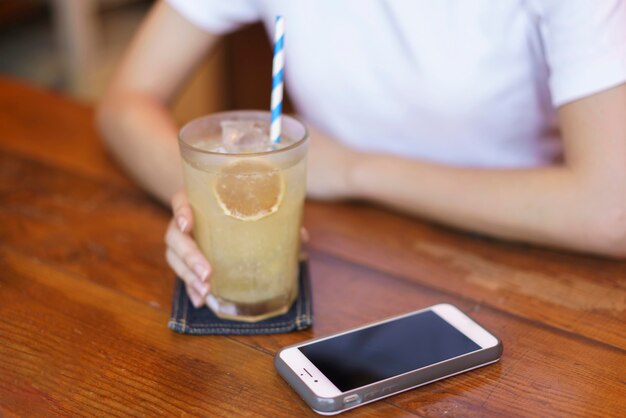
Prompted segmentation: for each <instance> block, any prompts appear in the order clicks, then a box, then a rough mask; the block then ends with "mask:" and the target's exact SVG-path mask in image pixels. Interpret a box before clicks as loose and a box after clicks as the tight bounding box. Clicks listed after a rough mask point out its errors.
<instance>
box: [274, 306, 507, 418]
mask: <svg viewBox="0 0 626 418" xmlns="http://www.w3.org/2000/svg"><path fill="white" fill-rule="evenodd" d="M501 355H502V343H501V342H500V340H499V339H498V338H496V337H495V336H493V334H491V333H490V332H488V331H487V330H486V329H485V328H483V327H481V326H480V325H478V324H477V323H476V322H474V321H473V320H472V319H471V318H470V317H468V316H467V315H465V314H464V313H463V312H461V311H460V310H459V309H458V308H457V307H455V306H453V305H450V304H439V305H435V306H431V307H429V308H426V309H422V310H419V311H416V312H411V313H408V314H405V315H401V316H397V317H394V318H390V319H386V320H383V321H380V322H375V323H372V324H368V325H364V326H361V327H358V328H354V329H350V330H347V331H344V332H341V333H338V334H334V335H330V336H328V337H324V338H318V339H314V340H310V341H306V342H303V343H299V344H295V345H292V346H289V347H285V348H283V349H281V350H280V351H279V352H278V353H276V356H275V357H274V365H275V366H276V369H277V370H278V373H279V374H280V375H281V376H282V377H283V378H284V379H285V380H286V381H287V382H288V383H289V384H290V385H291V386H292V387H293V389H294V390H295V391H296V392H297V393H298V394H299V395H300V396H301V397H302V399H304V401H305V402H306V403H307V404H308V405H309V406H310V407H311V408H312V409H313V410H314V411H315V412H317V413H319V414H322V415H334V414H338V413H340V412H343V411H346V410H348V409H352V408H356V407H358V406H361V405H364V404H366V403H370V402H373V401H376V400H378V399H382V398H385V397H387V396H391V395H394V394H396V393H399V392H404V391H406V390H409V389H413V388H415V387H418V386H422V385H425V384H428V383H431V382H435V381H437V380H441V379H444V378H446V377H450V376H454V375H455V374H459V373H463V372H466V371H468V370H472V369H476V368H478V367H482V366H486V365H488V364H491V363H495V362H497V361H498V360H499V359H500V356H501Z"/></svg>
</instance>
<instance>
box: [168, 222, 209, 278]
mask: <svg viewBox="0 0 626 418" xmlns="http://www.w3.org/2000/svg"><path fill="white" fill-rule="evenodd" d="M165 243H166V244H167V247H168V249H170V250H172V251H173V252H174V254H176V256H178V258H180V259H181V260H182V261H183V262H184V264H185V265H186V266H187V268H188V269H189V270H191V271H193V273H194V274H195V275H196V276H197V277H198V278H199V279H200V280H201V281H203V282H206V281H207V280H208V278H209V275H210V274H211V265H210V264H209V262H208V261H207V259H206V258H205V257H204V255H203V254H202V252H201V251H200V249H199V248H198V245H197V244H196V242H195V241H194V240H193V238H192V237H191V236H190V235H189V234H187V233H183V232H181V230H180V229H179V228H178V226H177V225H175V223H174V221H172V222H170V225H169V227H168V228H167V232H166V234H165Z"/></svg>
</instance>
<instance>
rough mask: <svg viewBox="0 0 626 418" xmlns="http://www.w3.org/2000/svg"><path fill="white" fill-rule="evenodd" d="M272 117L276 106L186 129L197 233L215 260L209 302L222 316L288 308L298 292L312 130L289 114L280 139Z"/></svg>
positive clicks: (258, 315) (184, 150)
mask: <svg viewBox="0 0 626 418" xmlns="http://www.w3.org/2000/svg"><path fill="white" fill-rule="evenodd" d="M269 123H270V113H269V112H261V111H234V112H223V113H216V114H212V115H209V116H204V117H201V118H198V119H195V120H193V121H191V122H189V123H188V124H186V125H185V126H184V127H183V128H182V129H181V131H180V136H179V144H180V150H181V155H182V159H183V172H184V177H185V185H186V191H187V195H188V197H189V202H190V204H191V207H192V210H193V216H194V227H193V235H194V238H195V240H196V242H197V243H198V245H199V247H200V249H201V250H202V252H203V253H204V254H205V256H206V257H207V259H208V260H209V262H210V263H211V267H212V273H211V278H210V283H211V291H210V293H209V295H208V296H207V301H206V302H207V305H208V306H209V308H211V309H212V310H213V312H215V314H216V315H218V316H219V317H222V318H228V319H235V320H240V321H249V322H254V321H259V320H262V319H266V318H269V317H272V316H275V315H280V314H282V313H285V312H287V311H288V310H289V307H290V306H291V304H292V302H293V301H294V299H295V298H296V296H297V294H298V258H299V252H300V225H301V222H302V208H303V204H304V197H305V192H306V152H307V145H308V141H307V139H308V135H307V131H306V128H305V127H304V125H303V124H302V123H301V122H299V121H298V120H296V119H294V118H292V117H289V116H283V117H282V134H281V141H280V143H278V144H273V143H272V142H270V141H269Z"/></svg>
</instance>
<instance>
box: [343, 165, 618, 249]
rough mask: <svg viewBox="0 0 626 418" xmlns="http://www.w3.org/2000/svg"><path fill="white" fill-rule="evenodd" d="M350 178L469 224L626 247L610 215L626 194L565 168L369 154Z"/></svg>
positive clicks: (576, 245) (537, 237) (579, 245)
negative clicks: (460, 164)
mask: <svg viewBox="0 0 626 418" xmlns="http://www.w3.org/2000/svg"><path fill="white" fill-rule="evenodd" d="M351 181H352V182H353V187H354V190H356V191H357V194H358V195H359V197H363V198H366V199H368V200H374V201H378V202H380V203H383V204H385V205H387V206H391V207H394V208H397V209H400V210H402V211H405V212H408V213H411V214H414V215H419V216H423V217H427V218H429V219H433V220H436V221H439V222H442V223H445V224H448V225H452V226H456V227H459V228H463V229H466V230H471V231H476V232H481V233H485V234H489V235H492V236H496V237H500V238H505V239H512V240H521V241H526V242H532V243H538V244H543V245H549V246H555V247H560V248H568V249H573V250H579V251H586V252H595V253H600V254H604V255H622V253H623V252H624V249H623V248H619V247H618V246H620V245H622V243H621V242H616V241H618V239H619V235H618V234H617V231H616V236H615V239H613V238H614V237H613V236H612V235H611V231H610V230H609V231H607V229H610V225H612V223H611V222H610V221H611V217H613V216H614V217H616V218H617V217H619V216H620V214H619V212H618V211H617V208H618V203H619V202H618V201H617V199H614V196H622V195H623V193H622V192H621V191H616V193H615V194H613V193H611V191H610V190H606V189H607V187H610V186H609V185H608V184H603V185H600V187H596V186H595V185H594V184H591V183H590V182H589V181H588V180H586V179H584V178H583V177H582V176H579V175H577V174H576V173H575V172H574V171H573V170H570V169H568V168H567V167H566V166H554V167H546V168H537V169H523V170H521V169H520V170H504V169H472V168H456V167H449V166H444V165H438V164H430V163H424V162H420V161H410V160H406V159H401V158H397V157H392V156H386V155H365V156H362V157H360V158H359V159H358V161H357V162H356V164H355V167H354V170H353V171H352V176H351ZM614 202H615V204H614ZM613 205H614V207H615V208H616V210H615V211H612V210H611V208H612V207H613ZM622 247H623V245H622Z"/></svg>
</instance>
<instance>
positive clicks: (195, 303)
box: [188, 292, 202, 308]
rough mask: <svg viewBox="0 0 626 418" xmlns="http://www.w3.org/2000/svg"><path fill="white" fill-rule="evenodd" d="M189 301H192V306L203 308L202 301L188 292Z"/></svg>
mask: <svg viewBox="0 0 626 418" xmlns="http://www.w3.org/2000/svg"><path fill="white" fill-rule="evenodd" d="M188 295H189V299H191V304H192V305H193V306H195V307H196V308H199V307H200V306H202V299H201V298H199V297H198V295H196V294H195V293H192V292H188Z"/></svg>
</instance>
